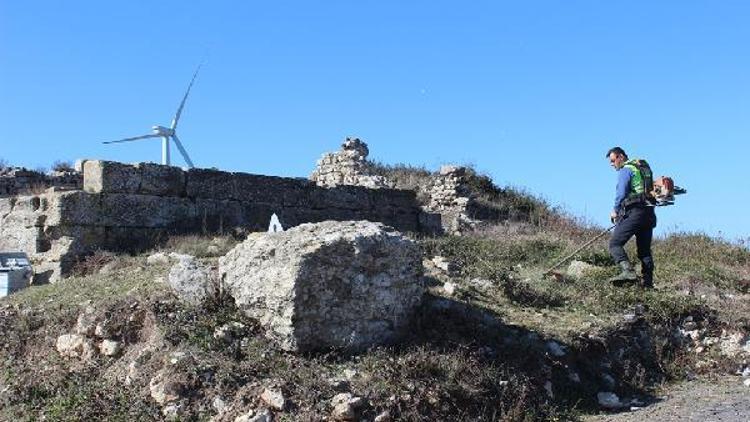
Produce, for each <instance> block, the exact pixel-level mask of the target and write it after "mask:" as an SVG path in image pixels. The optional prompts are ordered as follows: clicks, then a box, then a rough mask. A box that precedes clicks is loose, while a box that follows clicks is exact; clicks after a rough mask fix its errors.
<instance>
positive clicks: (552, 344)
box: [545, 340, 567, 358]
mask: <svg viewBox="0 0 750 422" xmlns="http://www.w3.org/2000/svg"><path fill="white" fill-rule="evenodd" d="M545 347H546V348H547V351H548V352H549V354H551V355H552V356H554V357H557V358H560V357H563V356H565V354H566V353H567V352H566V351H565V347H564V346H562V345H560V343H558V342H556V341H554V340H550V341H548V342H547V343H546V344H545Z"/></svg>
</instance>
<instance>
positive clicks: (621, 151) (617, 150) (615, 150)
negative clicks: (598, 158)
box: [605, 147, 628, 158]
mask: <svg viewBox="0 0 750 422" xmlns="http://www.w3.org/2000/svg"><path fill="white" fill-rule="evenodd" d="M612 153H614V154H615V155H620V154H622V156H623V157H625V158H628V154H626V153H625V150H624V149H622V148H620V147H614V148H610V149H609V151H607V155H605V157H607V158H609V154H612Z"/></svg>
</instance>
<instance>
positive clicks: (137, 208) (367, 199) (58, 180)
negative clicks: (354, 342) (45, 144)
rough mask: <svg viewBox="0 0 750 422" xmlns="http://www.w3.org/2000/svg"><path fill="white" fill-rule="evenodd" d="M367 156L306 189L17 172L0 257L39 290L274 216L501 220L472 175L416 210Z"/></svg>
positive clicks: (260, 181)
mask: <svg viewBox="0 0 750 422" xmlns="http://www.w3.org/2000/svg"><path fill="white" fill-rule="evenodd" d="M368 153H369V150H368V147H367V144H365V143H364V142H362V141H361V140H359V139H357V138H347V139H346V141H345V142H344V143H343V149H342V151H339V152H337V153H332V154H326V155H324V156H323V158H322V159H321V160H320V161H319V163H318V168H317V169H316V170H315V171H314V172H313V174H312V176H311V178H310V180H308V179H303V178H288V177H274V176H262V175H255V174H248V173H232V172H224V171H219V170H213V169H190V170H182V169H180V168H178V167H170V166H164V165H159V164H150V163H139V164H123V163H116V162H110V161H99V160H88V161H85V160H79V162H77V163H76V170H77V171H74V172H70V174H67V173H66V174H64V175H63V174H60V175H57V176H55V175H50V176H44V175H41V174H27V173H24V172H23V171H14V172H11V173H8V174H4V175H0V188H2V186H5V188H4V189H5V190H4V191H0V250H3V251H23V252H26V253H27V254H28V255H29V257H30V258H31V259H32V262H33V264H34V268H35V276H34V283H41V282H47V281H56V280H58V279H60V277H63V276H65V275H66V274H68V273H69V272H70V271H71V269H72V267H73V265H74V264H75V262H76V261H77V260H79V259H81V257H84V256H86V255H89V254H92V253H94V252H95V251H98V250H108V251H113V252H137V251H140V250H144V249H147V248H151V247H154V246H155V245H156V244H158V243H159V242H160V241H162V240H164V239H165V238H166V237H168V236H169V235H173V234H190V233H204V234H205V233H232V232H235V231H238V230H239V231H242V232H243V233H244V232H250V231H265V230H266V229H267V227H268V224H269V221H270V218H271V215H273V214H274V213H275V214H276V215H277V216H278V218H279V220H280V223H281V225H282V226H283V227H284V228H288V227H294V226H297V225H300V224H302V223H314V222H320V221H325V220H337V221H345V220H368V221H376V222H382V223H384V224H387V225H389V226H392V227H394V228H396V229H397V230H400V231H402V232H419V233H426V234H439V233H461V232H463V231H465V230H469V229H472V228H474V227H476V225H477V224H478V223H479V222H480V221H481V220H492V219H497V218H498V215H497V213H496V212H495V211H493V210H492V209H491V208H488V207H486V206H484V205H483V204H482V203H480V202H479V201H477V199H476V197H475V195H474V194H473V193H472V192H471V189H469V188H468V184H469V183H468V182H469V181H470V178H471V177H475V176H473V173H470V172H467V170H466V168H464V167H454V166H444V167H443V168H442V169H441V170H440V172H439V174H434V175H432V176H431V177H430V180H431V183H428V184H426V185H425V186H420V187H419V188H418V189H419V190H420V195H419V196H420V198H421V200H418V199H417V194H416V192H415V191H414V190H402V189H393V188H389V186H392V185H393V184H394V183H392V182H391V181H387V180H386V179H385V178H384V177H382V176H377V175H374V174H373V171H372V170H373V165H372V163H370V162H368V161H367V155H368ZM42 176H44V177H46V179H44V180H43V181H44V183H41V182H40V180H42V179H39V177H42ZM38 182H39V183H38ZM3 183H5V184H4V185H3ZM45 183H46V184H45ZM10 186H12V188H11V187H10ZM32 186H34V188H33V189H32ZM3 192H5V193H3ZM425 198H426V199H425ZM493 213H494V214H493Z"/></svg>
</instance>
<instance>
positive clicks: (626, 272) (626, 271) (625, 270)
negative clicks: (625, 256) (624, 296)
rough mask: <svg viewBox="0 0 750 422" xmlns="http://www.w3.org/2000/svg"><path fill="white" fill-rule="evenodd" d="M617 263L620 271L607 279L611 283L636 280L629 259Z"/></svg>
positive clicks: (636, 277) (636, 276)
mask: <svg viewBox="0 0 750 422" xmlns="http://www.w3.org/2000/svg"><path fill="white" fill-rule="evenodd" d="M619 265H620V268H621V269H622V271H620V274H617V275H616V276H614V277H612V278H610V279H609V281H610V282H611V283H614V284H623V283H627V282H632V281H638V275H637V274H636V273H635V270H634V269H633V265H632V264H631V263H630V261H620V263H619Z"/></svg>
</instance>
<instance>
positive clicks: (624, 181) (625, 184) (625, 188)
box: [613, 167, 633, 212]
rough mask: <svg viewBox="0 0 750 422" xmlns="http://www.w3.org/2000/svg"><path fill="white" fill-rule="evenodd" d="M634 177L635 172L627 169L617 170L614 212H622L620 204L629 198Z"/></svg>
mask: <svg viewBox="0 0 750 422" xmlns="http://www.w3.org/2000/svg"><path fill="white" fill-rule="evenodd" d="M632 177H633V171H632V170H630V169H629V168H627V167H623V168H621V169H620V170H617V189H615V205H614V208H613V210H614V211H615V212H618V211H620V204H622V201H624V200H625V198H627V197H628V192H630V179H631V178H632Z"/></svg>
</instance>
